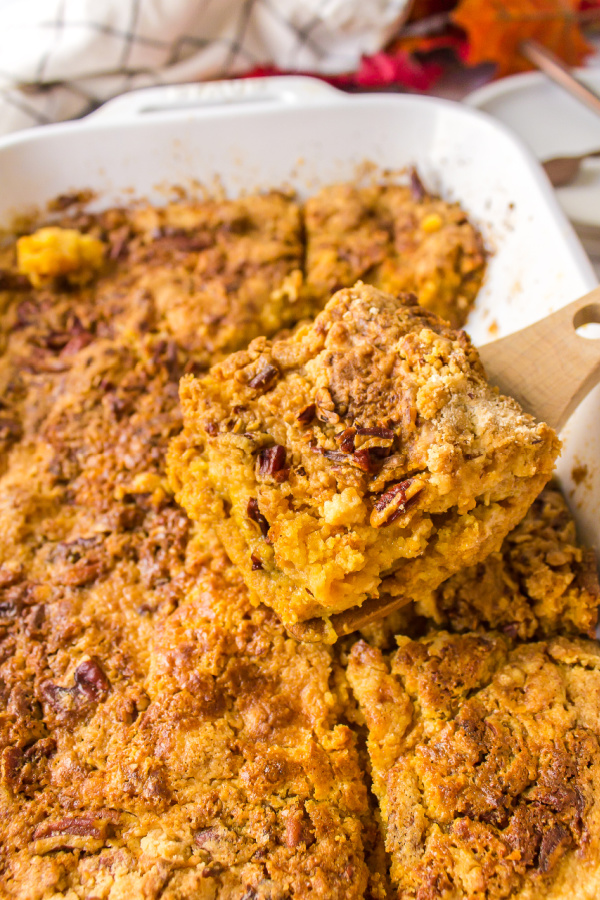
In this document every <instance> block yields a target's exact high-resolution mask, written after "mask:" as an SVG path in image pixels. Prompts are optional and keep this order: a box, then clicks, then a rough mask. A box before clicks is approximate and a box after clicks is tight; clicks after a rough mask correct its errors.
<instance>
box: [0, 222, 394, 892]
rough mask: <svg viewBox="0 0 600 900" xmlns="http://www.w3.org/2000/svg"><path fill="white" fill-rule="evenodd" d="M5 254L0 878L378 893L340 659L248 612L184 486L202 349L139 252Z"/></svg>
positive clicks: (376, 856) (9, 888) (32, 888)
mask: <svg viewBox="0 0 600 900" xmlns="http://www.w3.org/2000/svg"><path fill="white" fill-rule="evenodd" d="M115 215H116V214H115ZM94 228H100V226H99V225H97V223H96V224H95V225H94ZM102 234H103V240H104V242H105V243H106V244H107V245H108V246H110V245H111V237H112V238H113V240H116V239H115V238H114V234H113V232H112V231H111V230H110V229H109V230H108V232H102ZM132 240H133V241H134V244H135V240H137V239H135V238H132ZM131 252H133V250H132V251H131ZM7 258H8V262H9V266H7V267H6V268H5V269H4V272H3V275H2V278H3V281H2V283H1V284H2V288H1V294H0V308H1V310H2V351H3V352H2V357H1V361H0V380H1V383H2V388H3V394H2V403H3V406H2V409H1V410H0V438H1V439H2V441H3V453H2V455H1V457H0V518H1V520H2V525H3V540H2V545H1V547H0V809H1V812H0V886H1V887H0V894H1V895H2V896H6V897H10V898H19V900H48V898H50V897H52V898H54V900H59V898H65V900H67V898H68V900H73V898H75V897H82V898H83V897H87V898H91V897H98V898H102V900H129V898H131V897H144V898H149V900H152V898H159V897H160V898H162V900H175V898H179V900H182V898H183V897H189V896H191V895H193V896H198V897H203V898H214V897H217V896H218V897H224V898H232V900H242V898H243V897H245V898H246V900H248V898H250V897H252V898H260V900H267V898H269V900H272V898H277V897H280V898H282V900H283V898H284V897H289V896H298V897H302V896H305V895H306V893H307V892H308V891H310V892H311V893H312V894H314V895H315V896H317V897H318V896H322V897H324V898H330V897H340V898H342V897H344V898H345V897H348V898H349V897H372V898H382V897H383V891H384V884H385V867H384V866H383V865H382V860H381V849H380V836H379V832H378V829H377V824H376V821H375V819H374V817H373V814H372V809H371V806H370V803H369V797H368V787H367V780H366V776H365V774H364V771H363V766H362V764H361V759H360V757H359V754H358V751H357V747H356V738H355V735H354V732H353V731H351V730H350V728H349V727H348V726H347V725H346V724H344V723H343V719H344V713H343V710H344V704H345V696H346V694H345V688H344V687H343V678H342V677H341V674H340V673H339V668H338V666H337V663H336V661H335V659H334V657H333V654H332V651H331V650H329V649H328V648H326V647H308V646H305V645H298V644H297V643H296V642H295V641H293V640H292V639H290V638H289V637H288V636H287V635H286V634H285V632H284V631H283V628H282V626H281V625H280V624H279V623H278V622H277V621H276V620H275V619H274V617H273V615H272V613H271V612H270V611H269V610H267V609H265V608H262V609H260V608H259V609H256V608H254V607H251V605H250V603H249V601H248V598H247V592H246V589H245V588H244V586H243V584H242V582H241V580H240V579H239V577H238V576H237V575H236V573H235V572H234V571H233V569H232V567H231V565H230V564H229V563H228V562H227V561H226V560H224V559H222V551H219V550H218V549H214V550H213V548H211V547H210V546H208V545H205V544H204V543H203V542H202V541H199V539H197V538H194V536H193V526H192V523H190V521H189V520H188V518H187V516H186V515H185V513H184V512H183V511H182V510H181V509H180V508H179V507H178V506H177V505H176V503H175V501H174V499H173V497H172V494H171V493H170V491H169V488H168V484H167V481H166V473H165V453H166V448H167V445H168V443H169V440H170V439H171V438H172V437H173V436H174V435H175V434H177V433H178V432H179V430H180V428H181V417H180V412H179V401H178V394H177V384H178V380H179V378H180V376H181V374H182V373H183V371H184V370H185V366H186V365H187V360H188V359H189V354H188V353H187V351H186V350H185V349H184V348H182V346H181V345H180V344H179V343H178V342H177V341H176V339H175V338H174V337H173V336H172V335H171V333H170V332H169V329H168V326H167V325H166V324H165V322H164V319H162V318H161V316H160V314H159V313H158V311H157V308H156V305H155V304H154V302H153V301H152V300H151V298H149V297H148V296H147V295H146V294H145V293H141V294H140V293H139V292H138V291H137V289H136V286H135V284H136V283H135V280H134V281H133V282H130V281H128V280H127V279H128V278H129V275H128V274H127V272H126V271H120V267H121V265H122V267H123V269H124V270H125V269H126V268H127V262H126V260H124V261H123V262H122V263H121V262H118V261H117V262H116V267H117V271H116V272H115V270H114V269H113V270H112V271H111V269H110V266H111V261H108V262H107V263H106V266H107V269H105V270H102V271H101V272H100V273H99V274H98V273H97V274H96V275H95V276H94V278H92V279H91V280H88V279H86V281H85V283H84V284H83V285H77V288H76V289H75V288H74V286H72V285H71V284H69V283H65V282H63V281H60V280H55V281H52V282H50V283H48V284H43V285H42V286H41V287H40V288H36V289H32V287H31V285H30V283H29V281H28V280H26V279H24V278H23V277H22V276H21V275H19V274H18V272H16V270H15V268H14V262H13V257H12V256H9V254H7ZM112 263H115V261H114V260H113V261H112ZM127 285H129V289H130V292H129V293H128V291H127ZM203 352H204V351H203Z"/></svg>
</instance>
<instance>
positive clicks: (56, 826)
mask: <svg viewBox="0 0 600 900" xmlns="http://www.w3.org/2000/svg"><path fill="white" fill-rule="evenodd" d="M109 824H110V823H109V822H107V821H106V820H102V819H97V818H89V817H87V816H74V817H73V818H70V819H59V820H58V822H52V821H50V822H48V821H46V822H40V824H39V825H37V826H36V828H35V829H34V832H33V839H34V840H38V839H39V838H46V837H56V835H72V836H78V837H93V838H97V839H98V840H104V839H105V838H106V833H107V831H108V827H109Z"/></svg>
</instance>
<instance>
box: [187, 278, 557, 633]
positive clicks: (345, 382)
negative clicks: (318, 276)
mask: <svg viewBox="0 0 600 900" xmlns="http://www.w3.org/2000/svg"><path fill="white" fill-rule="evenodd" d="M180 396H181V403H182V409H183V416H184V426H185V428H184V433H183V435H182V437H181V438H178V439H177V440H176V441H175V442H174V444H173V445H172V447H171V451H170V476H171V483H172V485H173V486H174V488H175V493H176V496H177V499H178V500H179V502H180V503H181V504H182V506H183V507H184V509H185V510H186V511H187V512H188V514H189V515H190V517H191V518H192V519H197V520H200V519H204V520H208V521H209V522H210V523H211V524H212V525H213V526H214V528H215V530H216V532H217V534H218V535H219V537H220V539H221V540H222V542H223V544H224V546H225V549H226V550H227V553H228V554H229V557H230V558H231V560H232V561H233V562H234V563H235V564H236V565H237V566H238V567H239V569H240V571H241V572H242V574H243V577H244V579H245V581H246V583H247V585H248V587H249V588H250V591H251V593H252V595H253V597H254V598H255V599H256V601H257V602H258V601H259V600H260V601H262V602H264V603H267V604H268V605H269V606H271V607H272V608H273V609H274V610H275V612H276V613H277V615H278V616H279V617H280V618H281V619H282V621H283V622H284V624H286V625H287V626H289V627H294V626H295V625H296V623H302V622H304V621H306V620H309V619H311V618H312V617H324V618H327V617H328V616H331V615H332V614H334V613H338V612H341V611H343V610H345V609H348V608H349V607H353V606H357V605H361V604H362V603H363V602H364V601H365V600H366V599H367V598H371V597H377V596H378V595H379V593H380V592H382V593H386V594H391V595H393V596H397V597H400V598H403V599H404V601H405V602H409V601H410V600H414V599H419V598H420V597H421V596H422V595H423V594H424V592H427V591H430V590H433V589H435V588H437V586H438V585H439V584H440V582H442V581H443V580H444V579H446V578H448V576H450V575H452V574H453V573H454V572H456V571H457V570H458V569H461V568H463V567H464V566H469V565H473V564H475V563H477V562H478V561H479V560H481V559H483V558H484V557H485V556H486V555H487V554H488V553H490V552H491V551H493V550H497V549H498V548H499V547H500V544H501V542H502V539H503V537H504V536H505V535H506V533H507V532H508V531H509V530H510V529H511V528H512V527H513V526H514V525H516V524H517V522H518V521H519V520H520V519H521V518H522V517H523V516H524V515H525V512H526V511H527V508H528V507H529V505H530V504H531V503H532V501H533V500H534V498H535V496H536V495H537V494H538V493H539V492H540V490H541V489H542V487H543V486H544V484H545V483H546V481H547V480H548V479H549V477H550V475H551V472H552V468H553V465H554V459H555V457H556V455H557V452H558V441H557V438H556V436H555V434H554V432H553V431H552V430H551V429H550V428H549V427H548V426H546V425H544V424H538V423H536V422H535V421H534V420H533V419H532V417H531V416H528V415H525V414H524V413H523V412H522V411H521V409H520V408H519V406H518V405H517V404H516V403H515V402H514V401H513V400H511V399H509V398H507V397H503V396H501V395H499V394H498V392H497V391H496V390H495V389H493V388H491V387H490V386H489V385H488V384H487V382H486V380H485V375H484V372H483V369H482V367H481V364H480V363H479V358H478V355H477V351H476V350H475V349H474V348H473V346H472V345H471V344H470V342H469V339H468V338H467V336H466V335H465V334H464V332H456V331H453V330H452V329H451V328H450V327H449V326H448V324H447V323H445V322H444V321H443V320H441V319H439V318H438V317H437V316H435V315H434V314H433V313H431V312H429V310H425V309H423V308H422V307H420V306H418V305H417V304H416V302H415V301H414V299H413V298H412V297H411V296H410V295H408V296H407V295H404V296H403V297H402V298H401V299H397V298H395V297H393V296H391V295H390V294H385V293H383V292H381V291H379V290H376V289H375V288H372V287H369V286H366V285H362V284H360V283H359V284H357V285H356V286H355V287H354V288H350V289H345V290H342V291H340V292H338V293H337V294H336V295H335V296H334V297H333V299H332V300H331V301H330V302H329V303H328V305H327V306H326V308H325V310H324V311H323V312H322V313H321V314H320V315H319V316H317V318H316V319H315V321H314V322H313V323H312V324H310V325H306V326H304V327H302V328H300V329H299V330H297V331H296V333H295V334H294V335H292V336H291V337H289V338H287V339H284V340H279V341H274V342H271V341H268V340H267V339H265V338H258V339H256V340H255V341H253V342H252V343H251V344H250V346H249V347H248V349H247V350H243V351H240V352H238V353H236V354H233V355H232V356H230V357H229V358H228V359H226V360H225V361H224V362H223V363H219V364H217V365H216V366H214V367H213V368H212V369H211V371H210V372H209V374H208V375H206V376H205V377H203V378H194V377H191V376H190V377H186V378H184V379H183V380H182V382H181V386H180ZM332 632H333V629H330V631H329V632H328V633H327V637H328V639H329V636H330V635H331V634H332ZM333 637H335V635H334V634H333Z"/></svg>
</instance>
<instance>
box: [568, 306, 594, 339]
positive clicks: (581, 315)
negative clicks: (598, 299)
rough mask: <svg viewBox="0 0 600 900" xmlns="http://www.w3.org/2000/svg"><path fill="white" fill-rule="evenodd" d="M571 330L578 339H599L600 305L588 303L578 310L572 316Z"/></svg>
mask: <svg viewBox="0 0 600 900" xmlns="http://www.w3.org/2000/svg"><path fill="white" fill-rule="evenodd" d="M573 328H574V329H575V333H576V334H577V336H578V337H583V338H588V340H597V339H598V338H600V303H590V304H589V305H588V306H584V307H583V309H578V310H577V312H576V313H575V315H574V316H573Z"/></svg>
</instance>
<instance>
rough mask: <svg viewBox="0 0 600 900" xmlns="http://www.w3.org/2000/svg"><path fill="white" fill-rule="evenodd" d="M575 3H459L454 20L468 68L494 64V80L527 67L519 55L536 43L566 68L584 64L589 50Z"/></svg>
mask: <svg viewBox="0 0 600 900" xmlns="http://www.w3.org/2000/svg"><path fill="white" fill-rule="evenodd" d="M579 5H580V4H579V0H460V2H459V3H458V5H457V7H456V9H455V10H454V12H453V13H452V19H453V21H454V22H455V23H456V24H457V25H459V26H460V27H461V28H463V29H464V31H465V32H466V34H467V38H468V53H467V56H466V62H467V63H468V65H473V66H474V65H478V64H479V63H483V62H493V63H496V65H497V70H496V74H497V75H509V74H510V73H512V72H522V71H525V70H527V69H530V68H531V64H530V63H529V62H528V61H527V60H526V59H525V57H524V56H523V55H522V53H521V52H520V49H519V48H520V46H521V44H522V43H523V41H526V40H535V41H538V43H540V44H543V45H544V46H545V47H548V49H550V50H553V51H554V53H556V55H557V56H559V57H560V58H561V59H563V60H564V61H565V62H566V63H567V64H568V65H571V66H574V65H578V64H579V63H581V62H582V60H583V59H584V58H585V56H586V55H587V54H588V53H589V52H590V50H591V48H590V46H589V44H588V43H587V41H586V40H585V38H584V37H583V35H582V33H581V29H580V25H579V20H578V16H577V13H578V9H579Z"/></svg>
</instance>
